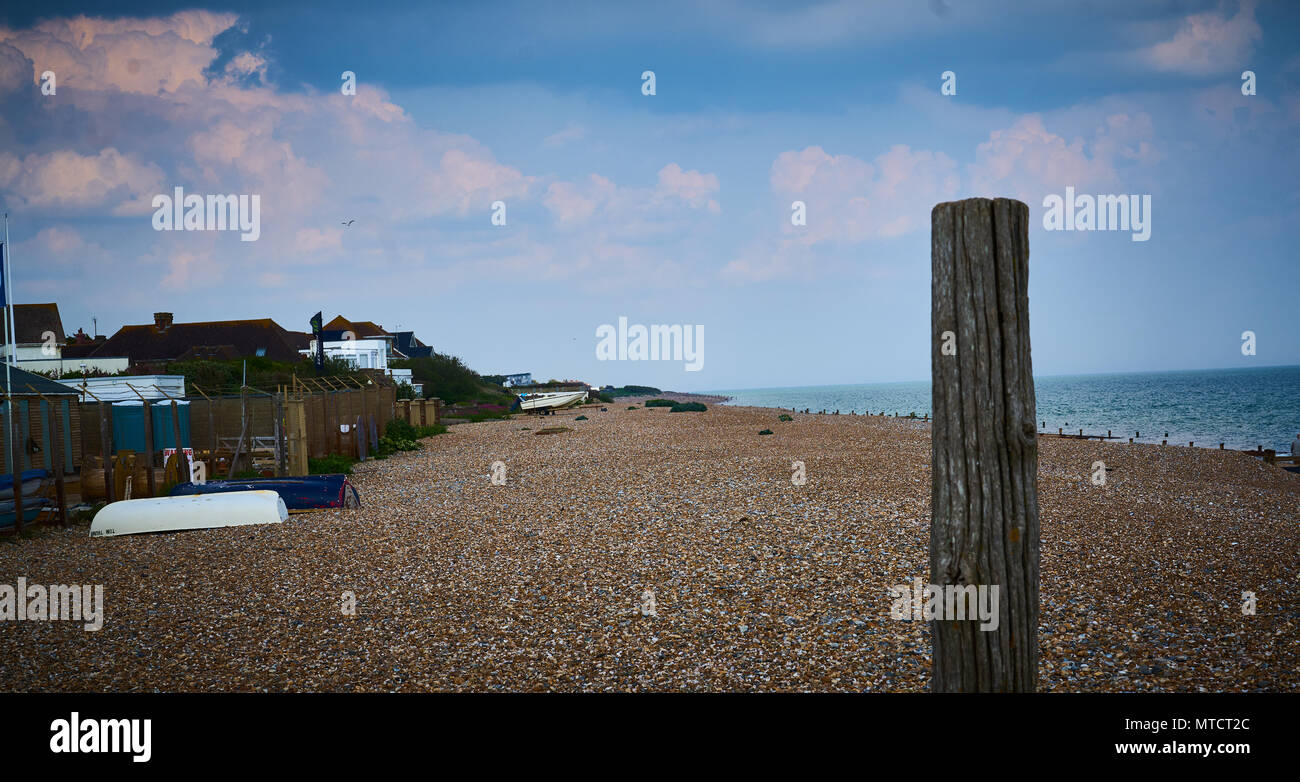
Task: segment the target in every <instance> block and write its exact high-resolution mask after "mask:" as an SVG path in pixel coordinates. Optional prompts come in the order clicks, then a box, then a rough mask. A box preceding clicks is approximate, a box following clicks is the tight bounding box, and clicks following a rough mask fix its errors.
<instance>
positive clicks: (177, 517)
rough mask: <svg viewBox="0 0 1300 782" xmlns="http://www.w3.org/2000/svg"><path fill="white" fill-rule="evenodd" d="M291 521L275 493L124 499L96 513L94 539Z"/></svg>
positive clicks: (234, 492)
mask: <svg viewBox="0 0 1300 782" xmlns="http://www.w3.org/2000/svg"><path fill="white" fill-rule="evenodd" d="M288 518H289V510H288V508H286V507H285V505H284V500H283V499H281V497H280V495H279V494H277V493H276V492H273V491H233V492H228V493H226V494H192V495H187V496H183V497H155V498H153V499H145V500H122V501H121V502H114V503H110V504H108V505H105V506H104V507H103V508H101V509H100V511H99V513H96V514H95V519H94V521H92V522H90V537H92V538H107V537H112V536H115V535H138V534H140V533H143V532H174V531H176V530H186V529H213V528H215V527H240V526H244V525H247V524H279V523H281V522H283V521H286V520H287V519H288Z"/></svg>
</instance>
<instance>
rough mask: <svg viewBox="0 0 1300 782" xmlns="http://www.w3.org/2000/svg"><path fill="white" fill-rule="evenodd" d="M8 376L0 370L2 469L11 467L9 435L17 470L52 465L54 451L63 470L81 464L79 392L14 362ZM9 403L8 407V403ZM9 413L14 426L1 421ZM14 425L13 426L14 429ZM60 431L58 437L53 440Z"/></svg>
mask: <svg viewBox="0 0 1300 782" xmlns="http://www.w3.org/2000/svg"><path fill="white" fill-rule="evenodd" d="M8 374H9V380H8V383H6V381H5V373H4V372H0V391H3V397H2V398H0V430H5V431H3V433H2V434H3V436H2V437H0V474H9V473H12V472H14V468H13V466H12V465H10V464H9V451H10V448H9V445H10V441H11V439H12V440H13V454H14V462H15V463H16V464H17V465H18V472H22V471H24V470H32V469H45V470H50V471H51V472H53V471H54V470H55V469H56V465H55V461H54V459H55V454H56V453H57V454H58V457H59V462H60V463H59V464H58V465H57V468H59V469H62V471H63V472H64V473H65V474H68V473H72V472H73V471H74V470H75V469H76V468H77V467H78V466H79V465H80V464H81V413H80V409H79V408H80V402H79V401H78V397H79V394H78V393H77V392H76V391H75V390H73V389H71V388H69V387H67V386H65V385H63V384H62V383H58V382H55V381H53V380H50V379H49V378H47V377H44V376H42V375H35V374H32V373H31V372H26V371H23V370H21V369H19V368H17V367H10V368H9V373H8ZM11 404H12V405H13V409H12V410H10V409H9V406H10V405H11ZM6 413H9V414H11V415H12V421H13V424H12V426H13V429H8V428H6V427H5V426H4V424H5V422H6V421H9V420H10V418H9V417H8V416H6ZM14 430H16V432H15V431H14ZM56 436H58V437H59V440H60V442H58V443H55V442H54V439H53V438H54V437H56Z"/></svg>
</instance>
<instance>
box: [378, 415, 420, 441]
mask: <svg viewBox="0 0 1300 782" xmlns="http://www.w3.org/2000/svg"><path fill="white" fill-rule="evenodd" d="M418 436H419V435H417V434H416V432H415V427H414V426H413V425H411V423H410V422H408V421H403V420H402V419H400V418H394V419H393V420H391V421H389V422H388V423H386V424H384V437H388V438H390V439H393V440H414V439H416V438H417V437H418Z"/></svg>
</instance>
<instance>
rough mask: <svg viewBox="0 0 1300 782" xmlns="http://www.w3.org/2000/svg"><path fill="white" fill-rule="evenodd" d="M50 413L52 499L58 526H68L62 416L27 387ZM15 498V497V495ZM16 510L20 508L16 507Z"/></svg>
mask: <svg viewBox="0 0 1300 782" xmlns="http://www.w3.org/2000/svg"><path fill="white" fill-rule="evenodd" d="M27 387H28V388H29V389H31V391H32V393H34V394H36V396H38V397H40V398H41V401H42V402H44V403H45V406H46V407H47V408H49V411H50V416H51V419H50V465H51V466H52V467H53V468H54V499H55V502H57V503H58V504H59V526H60V527H66V526H68V495H67V492H66V491H65V488H64V485H63V416H62V415H60V413H61V412H62V411H61V410H60V409H59V405H58V404H57V403H56V401H55V400H53V399H50V398H49V397H47V396H45V394H42V393H41V392H40V391H37V390H36V389H34V388H32V386H31V384H30V383H29V384H28V385H27ZM15 496H16V495H15ZM16 509H17V510H20V512H21V508H20V507H17V506H16Z"/></svg>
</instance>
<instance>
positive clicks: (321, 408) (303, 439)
mask: <svg viewBox="0 0 1300 782" xmlns="http://www.w3.org/2000/svg"><path fill="white" fill-rule="evenodd" d="M190 391H191V394H190V395H189V396H188V397H186V399H185V401H186V402H188V403H189V404H188V408H189V430H190V437H189V441H190V446H191V447H192V448H193V449H194V457H195V459H196V460H197V461H203V462H205V463H206V467H207V476H208V477H209V478H219V477H225V476H226V475H227V474H230V473H231V472H238V471H243V470H247V469H255V470H257V471H259V472H271V471H273V472H274V473H275V474H277V475H305V474H306V473H307V469H308V467H307V460H308V459H317V458H321V457H324V456H328V455H330V454H342V455H344V456H348V457H350V458H353V459H363V458H366V457H367V456H369V455H371V454H372V453H374V450H375V448H376V447H377V446H378V441H379V438H380V437H381V436H382V435H383V432H384V427H385V426H386V425H387V424H388V422H389V421H391V420H392V419H393V418H394V417H399V418H401V419H402V420H406V421H410V422H411V423H413V424H416V425H423V424H428V425H432V424H434V423H436V422H437V421H438V418H439V416H438V402H437V400H416V401H414V402H411V401H407V400H403V401H402V402H400V403H399V402H398V400H397V399H396V395H397V388H396V386H394V385H392V384H391V382H389V381H387V380H386V379H383V378H374V379H371V377H370V376H365V375H360V376H357V377H321V378H296V379H295V380H294V382H293V384H292V385H289V386H283V387H279V388H276V389H275V390H274V391H264V390H260V389H253V388H245V389H244V390H243V392H242V393H240V394H238V395H229V394H228V395H211V394H208V393H206V392H205V391H204V390H203V389H202V388H201V387H199V386H196V385H193V384H191V385H190ZM107 407H108V406H107V405H102V406H101V405H99V404H95V403H90V404H85V405H81V406H80V410H79V415H77V416H75V418H76V419H77V420H76V422H75V432H76V437H75V438H74V439H75V440H76V443H77V446H78V454H80V453H82V452H84V453H86V454H102V453H104V448H103V436H104V433H107V434H108V435H109V436H111V431H112V428H111V423H110V422H109V420H108V417H109V416H111V410H108V409H106V408H107ZM101 419H105V420H101ZM158 450H159V448H158V447H155V448H154V451H155V453H157V451H158ZM77 461H78V462H79V461H80V459H79V458H78V460H77ZM96 461H97V464H96V466H102V460H96ZM153 464H154V465H155V466H161V465H162V460H161V458H157V459H155V461H153Z"/></svg>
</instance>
